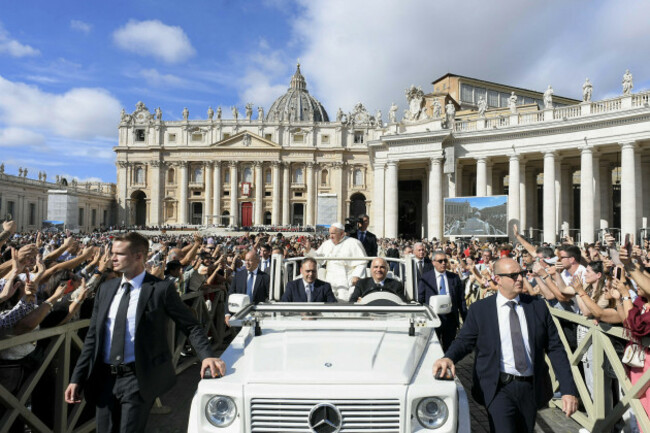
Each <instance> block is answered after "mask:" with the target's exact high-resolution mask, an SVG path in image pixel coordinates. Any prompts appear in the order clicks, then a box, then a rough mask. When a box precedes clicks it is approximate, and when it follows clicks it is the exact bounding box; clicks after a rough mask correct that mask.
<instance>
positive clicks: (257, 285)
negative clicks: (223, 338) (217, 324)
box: [226, 251, 270, 326]
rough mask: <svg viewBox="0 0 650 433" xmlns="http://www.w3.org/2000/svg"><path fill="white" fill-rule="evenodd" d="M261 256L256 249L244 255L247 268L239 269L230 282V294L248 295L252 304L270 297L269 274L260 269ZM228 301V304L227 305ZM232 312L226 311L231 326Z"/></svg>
mask: <svg viewBox="0 0 650 433" xmlns="http://www.w3.org/2000/svg"><path fill="white" fill-rule="evenodd" d="M259 265H260V257H259V256H258V255H257V253H256V252H255V251H249V252H247V253H246V255H245V256H244V266H245V269H242V270H241V271H238V272H237V273H236V274H235V277H234V278H233V279H232V283H230V290H228V296H230V295H232V294H233V293H238V294H241V295H248V297H249V298H250V300H251V303H252V304H259V303H260V302H265V301H267V300H268V299H269V286H270V278H269V274H266V273H264V272H262V271H260V269H259ZM227 304H228V303H227V301H226V305H227ZM229 322H230V313H229V312H228V313H226V325H228V326H230V323H229Z"/></svg>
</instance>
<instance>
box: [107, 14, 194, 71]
mask: <svg viewBox="0 0 650 433" xmlns="http://www.w3.org/2000/svg"><path fill="white" fill-rule="evenodd" d="M113 41H114V42H115V44H117V46H118V47H120V48H121V49H123V50H125V51H129V52H132V53H135V54H140V55H146V56H152V57H154V58H157V59H159V60H162V61H164V62H166V63H179V62H182V61H184V60H187V59H189V58H190V57H192V56H193V55H194V54H195V53H196V50H195V49H194V47H192V43H191V42H190V39H189V38H188V37H187V35H186V34H185V32H184V31H183V29H182V28H180V27H177V26H169V25H166V24H163V23H162V22H160V21H158V20H149V21H135V20H130V21H129V22H128V23H127V24H126V25H125V26H124V27H121V28H119V29H117V30H115V32H113Z"/></svg>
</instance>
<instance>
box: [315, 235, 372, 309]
mask: <svg viewBox="0 0 650 433" xmlns="http://www.w3.org/2000/svg"><path fill="white" fill-rule="evenodd" d="M329 234H330V238H329V239H328V240H327V241H325V242H323V244H322V245H321V246H320V248H318V250H316V251H314V250H313V249H312V248H311V243H309V242H308V243H307V244H306V245H305V250H306V255H307V256H312V257H366V250H365V249H364V248H363V244H362V243H361V242H359V240H358V239H355V238H351V237H349V236H346V235H345V227H344V226H343V224H341V223H334V224H332V225H331V226H330V228H329ZM366 266H367V261H366V260H327V261H326V262H325V269H326V270H327V275H326V276H325V280H326V281H327V282H328V283H330V285H331V286H332V289H333V290H334V293H335V294H336V297H337V298H338V299H339V300H342V301H347V300H348V299H349V297H350V293H352V289H353V286H354V284H355V283H356V281H357V280H358V279H359V278H364V277H365V272H366Z"/></svg>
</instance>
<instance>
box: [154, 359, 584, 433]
mask: <svg viewBox="0 0 650 433" xmlns="http://www.w3.org/2000/svg"><path fill="white" fill-rule="evenodd" d="M473 364H474V357H473V355H471V356H468V357H466V358H465V359H464V360H463V361H461V362H460V363H459V364H458V369H457V370H456V371H457V373H458V377H459V378H460V380H461V382H462V383H463V386H465V389H466V390H467V394H468V396H470V399H469V404H470V416H471V418H472V432H474V433H481V432H488V431H489V425H488V418H487V412H486V411H485V408H483V406H480V405H478V404H476V403H475V402H474V401H473V400H472V398H471V391H470V389H471V386H472V367H473ZM199 371H200V369H199V365H198V364H195V365H193V366H192V367H190V368H188V369H187V370H185V371H184V372H183V373H181V374H180V375H179V376H178V381H177V385H176V386H175V387H174V388H173V389H172V390H170V391H169V392H167V393H166V394H164V395H163V396H162V397H161V399H160V400H161V402H162V404H163V406H164V407H165V409H168V410H169V412H168V413H167V414H156V410H155V409H154V411H153V412H152V414H151V415H150V416H149V422H148V424H147V429H146V431H147V432H151V433H185V432H186V431H187V417H188V414H189V412H190V404H191V403H192V397H193V396H194V391H195V390H196V387H197V384H198V382H199ZM579 429H580V425H579V424H578V423H576V422H575V421H573V420H572V419H570V418H566V417H565V416H564V414H563V413H562V412H561V411H560V410H558V409H551V408H548V409H543V410H541V411H539V412H538V414H537V424H536V425H535V432H536V433H550V432H553V433H578V430H579Z"/></svg>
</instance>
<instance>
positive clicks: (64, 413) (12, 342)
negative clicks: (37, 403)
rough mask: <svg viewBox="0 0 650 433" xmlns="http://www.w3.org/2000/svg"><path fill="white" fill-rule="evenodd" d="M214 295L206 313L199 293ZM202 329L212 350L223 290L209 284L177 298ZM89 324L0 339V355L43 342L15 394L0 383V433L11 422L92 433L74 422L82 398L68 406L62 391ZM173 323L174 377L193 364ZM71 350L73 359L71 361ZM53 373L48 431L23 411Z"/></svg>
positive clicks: (89, 425) (37, 430)
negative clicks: (35, 363)
mask: <svg viewBox="0 0 650 433" xmlns="http://www.w3.org/2000/svg"><path fill="white" fill-rule="evenodd" d="M212 293H214V300H213V301H212V309H211V310H208V308H207V306H206V303H205V300H204V295H210V294H212ZM181 298H182V299H183V300H184V301H185V302H186V303H188V304H190V308H191V309H192V311H194V314H195V315H196V317H197V318H198V319H199V321H200V322H201V324H202V325H203V327H204V329H205V330H206V333H208V334H209V335H210V336H211V337H212V342H211V344H212V347H213V348H217V347H218V346H220V345H221V343H222V341H223V338H224V335H225V323H224V320H223V315H224V311H225V302H226V290H225V287H224V286H211V287H210V288H208V289H206V290H201V291H198V292H192V293H188V294H185V295H183V296H182V297H181ZM89 324H90V320H88V319H86V320H78V321H75V322H71V323H68V324H65V325H61V326H57V327H54V328H48V329H43V330H39V331H34V332H29V333H27V334H23V335H18V336H12V337H6V338H3V339H0V351H1V350H6V349H9V348H12V347H16V346H20V345H24V344H33V343H34V342H37V341H41V340H46V339H49V342H47V347H46V348H45V350H44V352H43V354H42V362H40V364H39V365H38V366H37V367H36V369H35V370H34V371H32V372H31V373H30V374H29V376H27V378H26V379H25V380H24V381H23V383H22V385H21V386H20V389H19V390H18V392H17V393H15V395H14V394H12V393H11V392H10V390H8V389H7V388H5V387H4V386H3V385H2V384H0V409H2V407H4V415H3V416H2V417H1V418H0V433H7V432H8V431H9V430H10V428H11V426H12V424H13V423H14V421H15V420H16V419H18V418H19V417H20V419H21V420H22V421H23V422H25V424H27V425H28V426H29V427H30V428H31V431H32V432H33V433H86V432H91V431H94V430H95V420H94V418H91V419H89V420H84V421H80V419H81V415H82V412H83V411H84V408H85V406H86V401H85V399H84V400H83V401H82V402H81V404H78V405H74V406H70V405H68V404H67V403H66V402H65V400H64V391H65V389H66V387H67V386H68V383H69V382H70V374H71V372H72V371H71V370H72V367H73V366H74V363H75V362H76V356H77V354H78V352H79V351H80V350H81V348H82V347H83V341H82V339H81V337H80V336H79V332H80V331H82V330H85V329H86V328H88V325H89ZM176 334H177V333H176V332H175V328H174V324H173V321H170V334H169V338H170V347H171V348H172V353H173V362H174V366H175V369H176V374H178V373H180V372H182V371H184V370H185V369H187V368H188V367H190V366H192V365H193V364H194V363H195V361H197V358H196V356H188V357H181V351H182V350H183V348H184V346H185V342H186V341H187V337H185V335H183V336H182V337H180V338H179V336H177V335H176ZM73 349H74V353H75V357H74V359H73V356H72V355H73ZM52 374H53V375H54V389H53V391H54V395H51V392H50V395H48V397H49V398H51V401H52V405H53V406H54V411H53V413H54V419H53V427H52V428H50V427H49V426H48V425H47V424H46V423H45V422H44V421H43V420H42V419H41V418H39V417H38V416H37V415H36V414H35V413H34V412H32V411H31V410H30V408H29V407H28V405H29V403H30V399H31V397H32V395H33V393H34V391H35V390H36V389H37V385H38V384H39V382H40V381H41V379H42V378H43V377H44V376H45V375H52Z"/></svg>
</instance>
